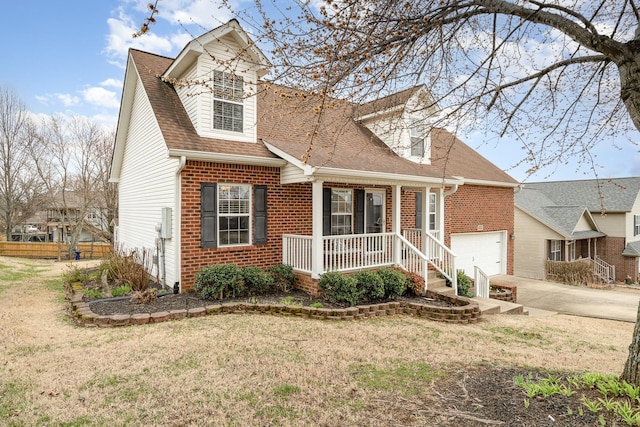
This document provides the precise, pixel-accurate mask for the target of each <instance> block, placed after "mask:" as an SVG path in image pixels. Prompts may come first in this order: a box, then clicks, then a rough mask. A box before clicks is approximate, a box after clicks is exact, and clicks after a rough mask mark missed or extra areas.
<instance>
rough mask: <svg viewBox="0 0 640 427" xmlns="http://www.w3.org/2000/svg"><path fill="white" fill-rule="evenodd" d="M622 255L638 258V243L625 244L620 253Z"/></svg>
mask: <svg viewBox="0 0 640 427" xmlns="http://www.w3.org/2000/svg"><path fill="white" fill-rule="evenodd" d="M622 255H624V256H631V257H640V242H631V243H627V246H625V248H624V250H623V251H622Z"/></svg>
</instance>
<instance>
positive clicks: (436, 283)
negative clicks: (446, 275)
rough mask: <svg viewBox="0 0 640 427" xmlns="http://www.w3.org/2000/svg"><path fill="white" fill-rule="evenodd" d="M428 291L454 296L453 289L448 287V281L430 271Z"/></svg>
mask: <svg viewBox="0 0 640 427" xmlns="http://www.w3.org/2000/svg"><path fill="white" fill-rule="evenodd" d="M427 289H429V290H430V291H436V292H440V293H442V294H453V288H450V287H448V286H447V280H446V279H443V278H441V277H440V275H439V274H438V273H437V272H435V271H429V274H428V275H427Z"/></svg>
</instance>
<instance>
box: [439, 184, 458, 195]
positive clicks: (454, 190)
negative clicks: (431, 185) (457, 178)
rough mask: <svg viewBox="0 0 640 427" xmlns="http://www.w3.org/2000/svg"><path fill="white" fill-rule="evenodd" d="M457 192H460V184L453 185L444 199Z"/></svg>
mask: <svg viewBox="0 0 640 427" xmlns="http://www.w3.org/2000/svg"><path fill="white" fill-rule="evenodd" d="M456 191H458V184H451V188H450V189H449V191H445V192H444V193H443V194H442V197H443V198H444V197H447V196H450V195H452V194H453V193H455V192H456Z"/></svg>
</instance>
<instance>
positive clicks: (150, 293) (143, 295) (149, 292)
mask: <svg viewBox="0 0 640 427" xmlns="http://www.w3.org/2000/svg"><path fill="white" fill-rule="evenodd" d="M157 292H158V291H157V290H156V289H155V288H147V289H145V290H144V291H137V292H134V293H133V295H132V296H131V299H130V300H129V301H131V302H132V303H134V304H149V303H152V302H153V301H155V300H156V298H157V297H158V295H157Z"/></svg>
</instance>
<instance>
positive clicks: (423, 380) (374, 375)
mask: <svg viewBox="0 0 640 427" xmlns="http://www.w3.org/2000/svg"><path fill="white" fill-rule="evenodd" d="M352 373H353V376H354V377H355V379H356V381H357V382H358V385H359V386H360V387H362V388H365V389H373V390H384V391H393V392H398V393H401V394H403V395H404V396H416V395H419V394H421V393H422V392H423V391H424V388H425V387H424V386H425V385H426V384H429V383H431V382H432V381H433V380H434V379H436V378H439V377H444V376H445V374H444V373H443V372H440V371H437V370H434V369H432V368H431V366H430V365H428V364H426V363H421V362H413V363H409V362H402V361H397V362H395V363H394V364H393V366H392V367H390V368H379V367H377V366H374V365H361V366H354V367H352Z"/></svg>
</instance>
